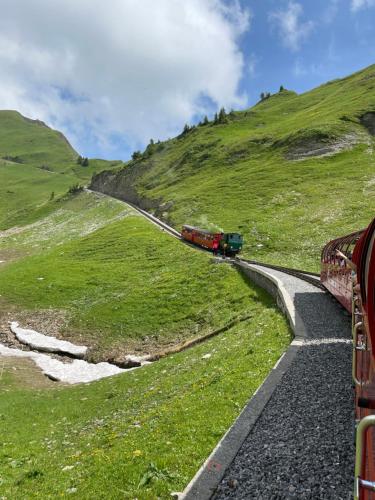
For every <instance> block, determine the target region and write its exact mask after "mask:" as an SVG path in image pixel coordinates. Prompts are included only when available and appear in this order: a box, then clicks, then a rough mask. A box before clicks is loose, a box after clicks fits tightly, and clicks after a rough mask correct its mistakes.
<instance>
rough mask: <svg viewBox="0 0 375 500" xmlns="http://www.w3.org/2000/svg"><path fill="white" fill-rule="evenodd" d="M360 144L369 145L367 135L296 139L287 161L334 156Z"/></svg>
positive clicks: (316, 135)
mask: <svg viewBox="0 0 375 500" xmlns="http://www.w3.org/2000/svg"><path fill="white" fill-rule="evenodd" d="M359 143H369V139H368V137H365V134H358V133H355V132H349V133H347V134H344V135H342V136H340V137H330V136H328V135H325V134H311V135H310V136H305V137H300V138H299V137H296V138H294V140H292V141H290V142H289V144H288V147H287V151H286V153H285V159H287V160H305V159H308V158H320V157H324V156H332V155H335V154H337V153H340V152H341V151H346V150H349V149H351V148H353V147H354V146H355V145H356V144H359Z"/></svg>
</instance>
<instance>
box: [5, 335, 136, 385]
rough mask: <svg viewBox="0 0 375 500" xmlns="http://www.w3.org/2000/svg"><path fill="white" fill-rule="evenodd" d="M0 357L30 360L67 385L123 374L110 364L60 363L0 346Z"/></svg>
mask: <svg viewBox="0 0 375 500" xmlns="http://www.w3.org/2000/svg"><path fill="white" fill-rule="evenodd" d="M0 355H1V356H6V357H17V358H30V359H32V360H33V361H34V362H35V363H36V364H37V365H38V366H39V368H40V369H41V370H42V371H43V373H44V374H45V375H47V376H48V377H50V378H52V379H54V380H59V381H61V382H66V383H68V384H79V383H85V382H92V381H94V380H99V379H101V378H104V377H110V376H112V375H117V374H119V373H123V372H124V371H130V370H122V369H121V368H118V367H117V366H115V365H111V364H110V363H97V364H94V363H87V361H83V360H81V359H75V360H74V361H73V362H72V363H62V362H61V361H59V360H58V359H54V358H51V357H50V356H48V355H47V354H40V353H37V352H32V351H21V349H12V348H10V347H6V346H5V345H3V344H0Z"/></svg>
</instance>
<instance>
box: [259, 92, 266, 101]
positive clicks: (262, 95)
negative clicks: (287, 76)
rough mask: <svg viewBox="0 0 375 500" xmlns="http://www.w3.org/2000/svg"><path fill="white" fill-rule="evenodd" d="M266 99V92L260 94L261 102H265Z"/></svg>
mask: <svg viewBox="0 0 375 500" xmlns="http://www.w3.org/2000/svg"><path fill="white" fill-rule="evenodd" d="M265 98H266V94H265V93H264V92H262V93H261V94H260V100H261V101H264V99H265Z"/></svg>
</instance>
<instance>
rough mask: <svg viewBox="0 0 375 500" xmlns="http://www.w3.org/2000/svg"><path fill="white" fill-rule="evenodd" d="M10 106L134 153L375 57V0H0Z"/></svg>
mask: <svg viewBox="0 0 375 500" xmlns="http://www.w3.org/2000/svg"><path fill="white" fill-rule="evenodd" d="M0 7H1V16H0V75H1V78H0V109H15V110H17V111H19V112H21V113H22V114H24V115H25V116H27V117H30V118H34V119H40V120H43V121H45V122H46V123H47V124H48V125H49V126H51V127H53V128H56V129H58V130H60V131H62V132H63V133H64V134H65V135H66V136H67V138H68V139H69V141H70V142H71V144H72V145H73V147H74V148H75V149H76V150H77V151H78V152H79V153H80V154H81V155H83V156H88V157H91V158H92V157H95V158H106V159H122V160H127V159H129V158H130V156H131V154H132V152H133V151H135V150H143V149H144V147H145V146H146V145H147V144H148V142H149V141H150V139H151V138H153V139H154V140H155V141H156V140H159V139H160V140H164V139H168V138H169V137H173V136H175V135H176V134H178V133H179V132H180V131H181V130H182V128H183V126H184V124H185V123H189V124H193V123H197V122H198V121H199V120H200V119H201V118H202V117H203V116H204V115H206V114H207V115H208V116H209V117H212V115H213V114H214V113H215V111H217V110H218V109H219V108H220V107H222V106H224V107H225V108H226V109H227V110H230V109H245V108H247V107H250V106H252V105H254V104H255V103H256V102H257V101H258V99H259V95H260V93H261V92H276V91H278V89H279V87H280V85H283V86H284V87H285V88H288V89H291V90H294V91H296V92H298V93H302V92H306V91H307V90H309V89H312V88H314V87H316V86H318V85H320V84H322V83H325V82H326V81H328V80H332V79H335V78H340V77H344V76H346V75H348V74H351V73H353V72H355V71H358V70H360V69H362V68H364V67H366V66H369V65H371V64H375V44H374V41H375V0H106V1H105V2H103V1H102V0H0Z"/></svg>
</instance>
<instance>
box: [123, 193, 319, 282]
mask: <svg viewBox="0 0 375 500" xmlns="http://www.w3.org/2000/svg"><path fill="white" fill-rule="evenodd" d="M125 203H127V204H128V205H130V206H131V207H132V208H134V210H136V211H137V212H138V213H139V214H141V215H143V217H146V219H148V220H149V221H151V222H152V223H153V224H155V225H156V226H159V227H160V228H162V229H163V231H165V232H166V233H168V234H169V235H171V236H173V238H176V239H178V240H180V241H182V242H184V243H185V244H187V245H189V246H191V247H194V248H196V249H198V250H201V251H203V252H205V251H208V250H205V249H204V248H201V247H197V246H195V245H193V244H191V243H189V242H188V241H185V240H184V239H183V238H181V234H180V233H179V232H178V231H176V229H174V228H173V227H171V226H169V225H168V224H166V223H165V222H163V221H161V220H160V219H158V218H157V217H155V216H154V215H152V214H150V213H149V212H147V211H146V210H143V209H142V208H140V207H138V206H137V205H134V203H131V202H129V201H127V202H125ZM233 260H234V259H228V261H233ZM237 260H238V261H241V262H245V263H246V264H252V265H255V266H262V267H265V268H268V269H274V270H275V271H280V272H282V273H285V274H289V275H290V276H294V277H295V278H299V279H301V280H303V281H305V282H307V283H309V284H310V285H312V286H314V287H316V288H319V289H321V290H324V291H326V288H325V287H324V286H323V285H322V284H321V283H320V281H319V280H318V279H317V278H319V276H320V275H319V274H317V273H312V272H310V271H303V270H301V269H294V268H291V267H282V266H276V265H273V264H266V263H264V262H259V261H256V260H248V259H237Z"/></svg>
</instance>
